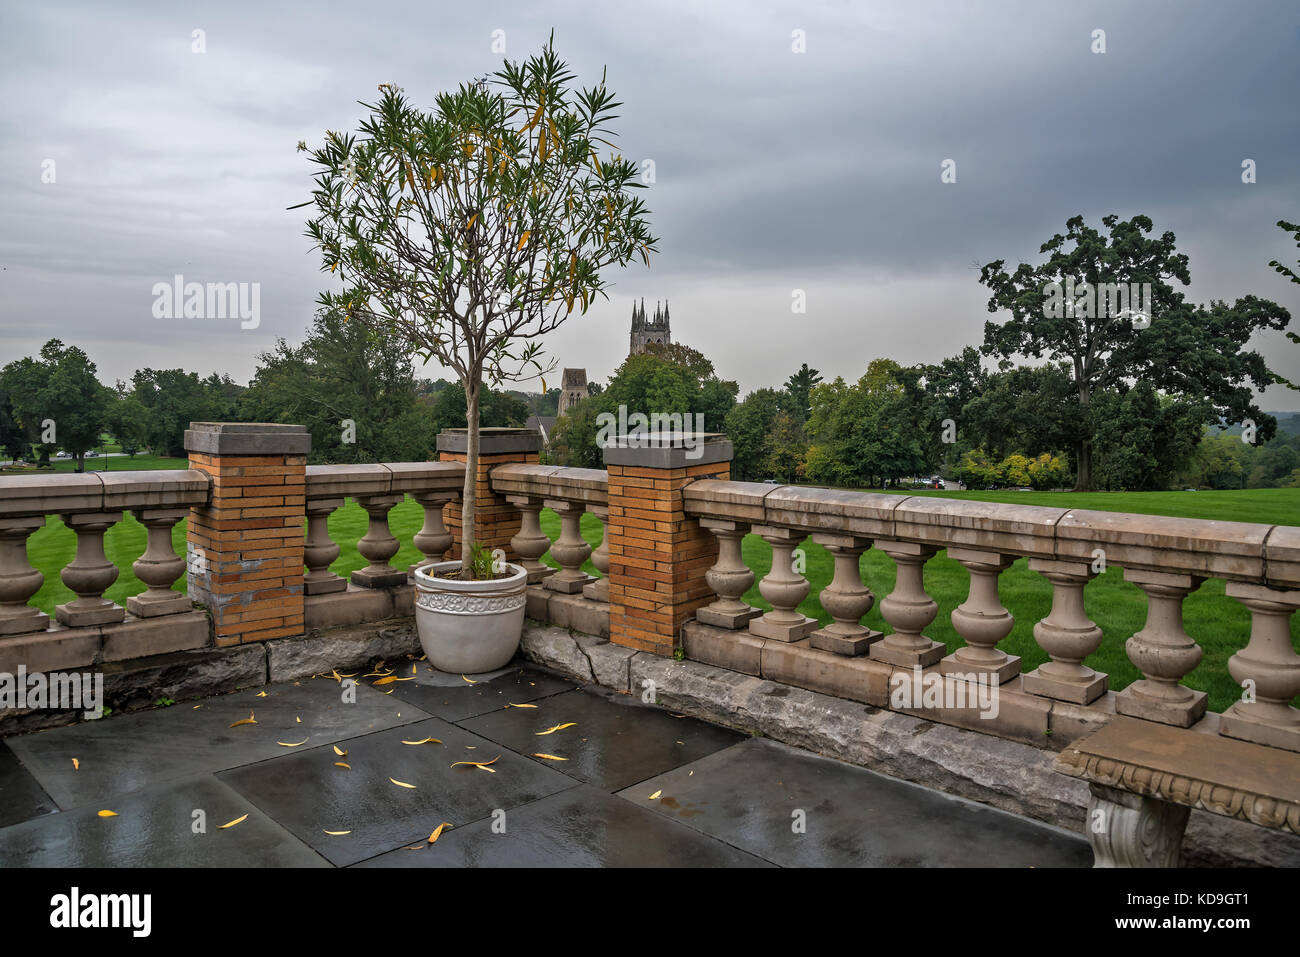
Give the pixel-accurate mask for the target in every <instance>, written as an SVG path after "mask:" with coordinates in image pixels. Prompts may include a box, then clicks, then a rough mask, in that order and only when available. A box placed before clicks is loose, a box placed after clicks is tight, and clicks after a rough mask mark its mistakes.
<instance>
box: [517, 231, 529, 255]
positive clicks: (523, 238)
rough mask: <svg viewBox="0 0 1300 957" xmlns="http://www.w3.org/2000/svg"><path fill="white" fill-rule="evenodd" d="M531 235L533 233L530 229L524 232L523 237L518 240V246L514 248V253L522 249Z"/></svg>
mask: <svg viewBox="0 0 1300 957" xmlns="http://www.w3.org/2000/svg"><path fill="white" fill-rule="evenodd" d="M532 234H533V231H532V230H531V229H526V230H524V235H523V236H522V237H521V238H520V240H519V245H518V246H516V247H515V252H519V250H521V249H523V248H524V244H525V243H527V242H528V237H529V236H531V235H532Z"/></svg>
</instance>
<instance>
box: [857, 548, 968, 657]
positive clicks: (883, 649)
mask: <svg viewBox="0 0 1300 957" xmlns="http://www.w3.org/2000/svg"><path fill="white" fill-rule="evenodd" d="M876 544H877V546H878V547H879V548H880V549H881V550H882V551H883V552H884V553H885V554H886V555H888V556H889V557H890V558H892V559H893V560H894V564H895V565H897V566H898V575H897V578H896V580H895V582H894V590H893V591H891V592H890V593H889V594H888V595H887V596H885V598H884V599H883V600H882V601H881V602H880V614H881V615H882V616H883V617H884V619H885V621H887V622H889V626H890V627H891V628H893V629H894V630H893V632H892V633H891V634H888V635H885V637H884V638H881V639H880V640H879V641H877V642H874V643H872V645H871V648H870V649H869V650H868V652H867V654H868V655H869V656H870V657H871V658H873V659H876V660H879V661H884V662H886V663H887V664H891V665H899V666H900V667H903V668H912V667H915V666H916V665H920V666H921V667H922V668H928V667H929V666H930V665H933V664H935V663H936V662H938V661H939V660H940V659H941V658H942V657H943V655H944V652H945V651H947V650H948V648H947V646H946V645H944V644H943V643H942V642H938V641H933V640H931V639H930V638H927V637H926V636H925V635H923V634H921V632H922V631H923V630H924V629H925V627H926V626H927V625H929V624H930V622H932V621H934V617H935V615H937V614H939V606H938V604H937V603H936V602H935V601H934V599H932V598H931V597H930V596H929V595H927V594H926V592H925V563H926V562H928V561H929V560H930V559H931V558H933V557H934V555H935V553H936V552H937V551H938V548H936V547H935V546H933V545H919V544H917V543H915V542H879V541H878V542H877V543H876Z"/></svg>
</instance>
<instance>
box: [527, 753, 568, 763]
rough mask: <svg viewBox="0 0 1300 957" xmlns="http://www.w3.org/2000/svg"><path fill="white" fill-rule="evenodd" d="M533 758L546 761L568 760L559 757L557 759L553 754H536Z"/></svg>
mask: <svg viewBox="0 0 1300 957" xmlns="http://www.w3.org/2000/svg"><path fill="white" fill-rule="evenodd" d="M533 757H535V758H545V759H546V760H547V761H567V760H569V759H568V758H561V757H559V756H558V755H554V754H541V753H538V754H534V755H533Z"/></svg>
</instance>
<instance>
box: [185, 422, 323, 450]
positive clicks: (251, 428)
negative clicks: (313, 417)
mask: <svg viewBox="0 0 1300 957" xmlns="http://www.w3.org/2000/svg"><path fill="white" fill-rule="evenodd" d="M185 451H187V452H199V453H202V454H204V455H306V454H307V453H308V452H310V451H311V433H310V432H308V431H307V427H306V426H305V425H280V424H278V423H274V422H191V423H190V427H189V428H188V429H186V430H185Z"/></svg>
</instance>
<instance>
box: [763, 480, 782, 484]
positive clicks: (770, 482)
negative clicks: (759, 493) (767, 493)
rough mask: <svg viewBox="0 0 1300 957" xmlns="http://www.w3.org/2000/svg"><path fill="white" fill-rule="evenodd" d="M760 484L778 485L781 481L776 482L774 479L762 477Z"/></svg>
mask: <svg viewBox="0 0 1300 957" xmlns="http://www.w3.org/2000/svg"><path fill="white" fill-rule="evenodd" d="M762 484H763V485H780V484H781V483H780V482H778V481H777V480H776V479H763V482H762Z"/></svg>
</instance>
